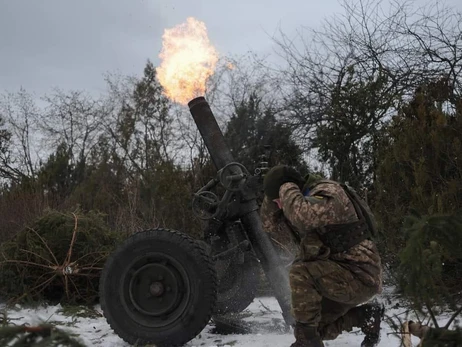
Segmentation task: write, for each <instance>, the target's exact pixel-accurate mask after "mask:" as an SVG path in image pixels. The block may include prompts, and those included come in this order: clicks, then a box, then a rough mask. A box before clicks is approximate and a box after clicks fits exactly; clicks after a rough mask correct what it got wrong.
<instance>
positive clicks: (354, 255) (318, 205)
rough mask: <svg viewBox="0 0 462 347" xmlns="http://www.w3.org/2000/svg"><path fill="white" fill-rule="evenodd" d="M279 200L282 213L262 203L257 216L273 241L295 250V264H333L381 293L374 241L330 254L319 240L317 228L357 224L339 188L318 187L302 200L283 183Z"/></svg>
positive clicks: (293, 187) (291, 185) (296, 189)
mask: <svg viewBox="0 0 462 347" xmlns="http://www.w3.org/2000/svg"><path fill="white" fill-rule="evenodd" d="M279 196H280V199H281V205H282V210H279V209H278V208H277V206H276V204H275V203H274V202H270V201H268V200H265V201H264V202H263V205H262V208H261V212H260V213H261V216H262V221H263V226H264V227H265V229H266V230H267V232H269V233H270V234H271V236H272V238H273V239H275V238H277V239H278V241H279V242H281V243H285V244H286V245H289V247H288V248H289V249H291V250H292V251H294V250H295V251H296V252H297V253H296V258H297V259H298V260H301V261H310V260H315V259H331V260H334V261H336V262H338V263H340V264H342V266H345V267H347V268H348V269H350V270H351V271H352V272H353V273H355V274H356V275H357V277H358V279H360V280H361V281H362V282H363V283H365V284H366V285H369V286H374V287H377V288H378V290H381V286H382V266H381V259H380V256H379V253H378V250H377V247H376V245H375V243H374V242H373V241H371V240H364V241H362V242H360V243H359V244H357V245H355V246H353V247H351V248H350V249H349V250H348V251H346V252H343V253H337V254H331V252H330V249H329V248H328V247H326V246H325V245H324V244H323V243H322V241H321V240H320V238H319V234H318V232H319V230H318V228H319V227H322V226H325V225H329V224H341V223H349V222H353V221H356V220H358V217H357V215H356V212H355V209H354V206H353V204H352V203H351V201H350V200H349V198H348V196H347V195H346V193H345V192H344V190H343V188H342V187H341V186H340V185H338V184H335V183H320V184H318V185H316V186H315V187H314V188H313V189H312V190H311V191H310V194H309V196H306V197H305V196H303V194H302V193H301V191H300V189H299V187H298V186H297V185H296V184H294V183H285V184H283V185H282V186H281V188H280V190H279ZM276 234H278V235H277V236H275V235H276ZM289 237H290V238H291V239H290V241H289ZM294 243H295V244H297V245H298V249H296V248H295V247H294V246H293V244H294Z"/></svg>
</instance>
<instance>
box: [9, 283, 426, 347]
mask: <svg viewBox="0 0 462 347" xmlns="http://www.w3.org/2000/svg"><path fill="white" fill-rule="evenodd" d="M390 298H391V293H390V292H389V291H385V292H384V293H383V294H382V295H381V297H380V298H379V299H380V301H383V302H384V303H385V305H386V307H387V312H386V314H387V315H388V316H393V315H398V316H402V319H403V320H404V319H406V317H405V316H403V312H404V311H405V309H403V308H399V307H396V302H395V301H394V300H391V299H390ZM87 313H88V312H87ZM92 313H93V314H92V316H93V317H92V318H88V317H79V316H78V315H77V316H75V315H74V316H69V315H68V314H66V313H65V312H63V310H62V308H61V307H60V306H49V307H42V308H39V309H35V310H34V309H26V308H21V307H17V308H16V309H15V310H9V311H8V317H9V319H10V321H11V323H14V324H17V325H20V324H25V323H27V324H28V325H34V324H40V323H43V322H48V323H52V324H54V325H56V326H58V327H60V328H62V329H64V330H68V331H70V332H71V333H73V334H75V336H78V337H79V338H80V339H81V341H82V342H84V343H85V344H86V345H87V346H111V347H127V346H129V345H128V344H127V343H125V342H124V341H123V340H121V339H120V338H119V337H118V336H117V335H115V334H114V333H113V331H112V330H111V329H110V327H109V325H108V324H107V323H106V320H105V319H104V317H102V314H101V310H100V308H99V307H96V308H95V310H94V312H92ZM244 315H246V316H247V318H245V320H246V321H247V322H249V323H251V324H252V326H253V329H252V333H251V334H229V335H222V334H219V333H216V332H214V330H215V328H216V327H215V326H214V324H213V322H211V323H210V324H209V325H208V326H207V327H206V328H205V329H204V330H203V331H202V333H201V334H200V335H199V336H197V337H196V338H195V339H194V340H192V341H191V342H190V343H189V344H188V345H187V346H188V347H193V346H204V347H211V346H243V347H263V346H290V344H291V343H292V342H293V341H294V338H293V335H292V333H291V332H284V331H281V330H282V329H280V328H281V326H282V316H281V313H280V308H279V305H278V303H277V301H276V299H274V298H272V297H262V298H256V299H255V300H254V302H253V303H252V304H251V305H250V306H249V307H248V309H247V310H246V311H245V312H244ZM362 338H363V335H362V334H361V333H360V331H353V332H350V333H344V334H343V335H341V336H340V337H339V338H338V339H337V340H335V341H326V342H325V345H326V346H331V347H334V346H360V344H361V341H362ZM413 341H414V342H418V340H413ZM399 345H400V341H399V339H398V338H397V337H396V336H395V335H394V334H393V331H392V329H391V328H390V326H389V325H388V324H387V323H385V322H384V323H383V324H382V339H381V342H380V344H379V346H396V347H398V346H399Z"/></svg>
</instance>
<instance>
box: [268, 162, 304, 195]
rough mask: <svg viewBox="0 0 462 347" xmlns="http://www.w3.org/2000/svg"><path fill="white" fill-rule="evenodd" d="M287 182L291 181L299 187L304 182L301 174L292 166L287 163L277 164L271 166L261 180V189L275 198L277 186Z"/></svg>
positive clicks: (277, 191)
mask: <svg viewBox="0 0 462 347" xmlns="http://www.w3.org/2000/svg"><path fill="white" fill-rule="evenodd" d="M287 182H293V183H295V184H297V185H298V186H299V187H301V186H302V185H303V183H304V180H303V177H302V175H300V173H299V172H298V171H297V170H295V169H294V168H292V167H290V166H287V165H278V166H275V167H273V168H272V169H271V170H270V171H268V173H267V174H266V175H265V178H264V180H263V190H264V191H265V195H266V196H267V197H268V198H269V199H271V200H275V199H278V198H279V188H280V187H281V186H282V185H283V184H284V183H287Z"/></svg>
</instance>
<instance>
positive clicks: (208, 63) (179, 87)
mask: <svg viewBox="0 0 462 347" xmlns="http://www.w3.org/2000/svg"><path fill="white" fill-rule="evenodd" d="M159 57H160V59H161V60H162V62H161V65H160V66H159V67H158V68H157V69H156V70H157V78H158V79H159V82H160V84H161V85H162V87H163V88H164V93H165V95H166V96H167V97H168V98H170V99H171V100H173V101H176V102H178V103H180V104H187V103H188V102H189V101H190V100H191V99H193V98H195V97H197V96H202V95H204V94H205V89H206V83H207V80H208V79H209V78H210V76H212V75H213V73H214V71H215V66H216V64H217V61H218V53H217V51H216V50H215V48H214V47H213V46H212V44H211V43H210V41H209V38H208V36H207V28H206V26H205V24H204V23H203V22H200V21H198V20H197V19H195V18H192V17H189V18H187V20H186V23H182V24H179V25H177V26H176V27H174V28H172V29H166V30H165V31H164V35H163V36H162V51H161V52H160V54H159Z"/></svg>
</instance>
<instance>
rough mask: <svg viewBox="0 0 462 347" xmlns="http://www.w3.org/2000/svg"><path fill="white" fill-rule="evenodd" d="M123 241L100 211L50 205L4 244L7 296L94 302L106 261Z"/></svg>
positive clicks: (1, 283)
mask: <svg viewBox="0 0 462 347" xmlns="http://www.w3.org/2000/svg"><path fill="white" fill-rule="evenodd" d="M120 241H121V237H120V235H119V234H116V233H114V232H112V231H110V230H109V229H108V228H107V227H106V225H105V223H104V221H103V219H102V216H101V215H99V214H98V213H95V212H89V213H81V212H80V211H75V212H67V213H62V212H58V211H53V210H49V211H47V212H46V213H45V214H44V215H43V216H42V217H40V218H37V220H35V222H34V223H32V224H31V225H30V226H28V227H26V228H25V229H24V230H22V231H21V232H19V233H18V234H17V235H16V236H15V237H14V238H13V239H11V240H10V241H8V242H4V243H3V244H2V245H1V246H0V251H1V255H2V258H1V262H0V265H1V272H0V273H1V275H0V289H1V293H2V296H4V297H6V298H7V299H13V300H23V299H29V300H47V301H52V302H60V303H94V302H95V301H96V300H97V298H98V281H99V276H100V273H101V269H102V266H103V264H104V262H105V260H106V258H107V257H108V255H109V254H110V253H111V252H112V250H113V249H114V248H115V246H116V245H117V244H118V243H119V242H120Z"/></svg>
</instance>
